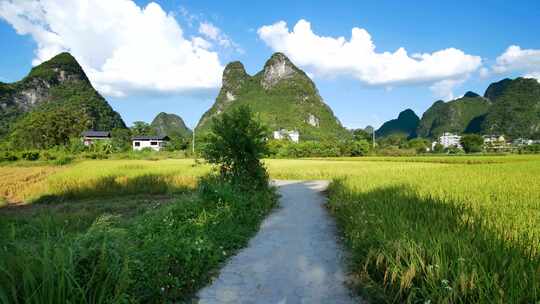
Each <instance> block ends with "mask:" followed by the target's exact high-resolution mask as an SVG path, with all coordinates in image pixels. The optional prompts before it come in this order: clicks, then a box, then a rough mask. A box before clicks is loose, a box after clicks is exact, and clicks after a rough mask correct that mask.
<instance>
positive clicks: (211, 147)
mask: <svg viewBox="0 0 540 304" xmlns="http://www.w3.org/2000/svg"><path fill="white" fill-rule="evenodd" d="M267 137H268V132H267V130H266V128H265V127H264V126H263V125H261V123H260V122H258V121H257V120H255V119H254V118H253V115H252V113H251V110H250V109H249V107H247V106H241V107H239V108H237V109H234V110H233V111H232V112H231V113H223V115H221V116H219V117H217V118H214V121H213V124H212V133H211V134H210V136H209V141H208V143H207V144H206V145H205V146H204V148H203V151H202V155H203V157H204V158H205V159H206V160H207V161H208V162H209V163H211V164H216V165H219V174H220V176H221V178H223V179H224V180H225V181H229V182H231V183H233V184H236V185H244V186H248V187H249V188H252V187H253V188H255V189H266V188H267V187H268V174H267V172H266V169H265V168H264V166H263V164H262V162H261V158H262V157H264V155H265V154H266V153H267V147H266V138H267Z"/></svg>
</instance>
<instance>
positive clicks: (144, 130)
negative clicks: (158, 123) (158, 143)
mask: <svg viewBox="0 0 540 304" xmlns="http://www.w3.org/2000/svg"><path fill="white" fill-rule="evenodd" d="M130 129H131V134H132V135H133V136H141V135H157V134H156V130H154V129H153V128H152V127H151V126H150V125H149V124H148V123H146V122H144V121H134V122H133V126H131V128H130Z"/></svg>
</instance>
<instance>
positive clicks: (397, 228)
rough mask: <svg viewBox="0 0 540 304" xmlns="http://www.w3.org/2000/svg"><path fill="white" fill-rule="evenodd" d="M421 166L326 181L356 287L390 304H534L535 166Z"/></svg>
mask: <svg viewBox="0 0 540 304" xmlns="http://www.w3.org/2000/svg"><path fill="white" fill-rule="evenodd" d="M413 165H417V164H416V163H414V164H413ZM426 165H428V164H426ZM429 165H433V167H430V166H423V167H422V166H420V167H417V166H410V167H407V168H405V167H403V166H402V165H400V164H396V165H395V166H390V167H388V166H385V165H382V166H379V167H371V168H369V169H367V172H365V173H366V174H361V175H354V176H353V177H351V175H350V174H348V176H349V177H347V178H345V179H342V180H338V181H335V182H334V183H333V184H332V185H331V188H330V203H329V206H330V208H331V210H332V212H333V214H335V216H336V219H337V220H338V223H339V225H340V227H341V229H342V231H343V234H344V237H345V239H346V242H347V244H348V246H349V247H350V248H351V252H352V255H353V260H354V266H353V268H352V270H353V272H354V273H355V274H356V275H357V277H358V278H359V280H360V282H361V286H363V289H364V291H365V292H366V293H367V294H370V295H371V296H372V297H373V298H374V299H375V300H377V301H382V302H394V303H398V302H407V303H419V302H430V303H536V302H538V301H540V214H539V210H540V180H539V179H538V177H539V176H540V162H539V161H538V160H531V161H528V162H517V163H515V162H513V163H502V164H480V165H461V164H455V165H438V164H429ZM368 167H369V166H368ZM349 171H352V172H357V173H358V171H357V170H356V169H352V168H351V170H349ZM334 173H337V170H335V169H334ZM349 173H350V172H349Z"/></svg>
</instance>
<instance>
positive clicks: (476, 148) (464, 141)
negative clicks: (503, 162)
mask: <svg viewBox="0 0 540 304" xmlns="http://www.w3.org/2000/svg"><path fill="white" fill-rule="evenodd" d="M461 145H462V146H463V150H465V152H467V153H475V152H482V148H483V146H484V138H483V137H482V136H480V135H478V134H466V135H463V137H461Z"/></svg>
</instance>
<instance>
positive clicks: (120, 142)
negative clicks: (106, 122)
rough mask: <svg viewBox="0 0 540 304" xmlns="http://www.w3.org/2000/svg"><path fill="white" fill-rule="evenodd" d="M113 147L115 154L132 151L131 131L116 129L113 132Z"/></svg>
mask: <svg viewBox="0 0 540 304" xmlns="http://www.w3.org/2000/svg"><path fill="white" fill-rule="evenodd" d="M111 145H112V148H113V150H114V151H115V152H126V151H130V150H131V132H130V130H129V129H121V128H116V129H114V130H112V131H111Z"/></svg>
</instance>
